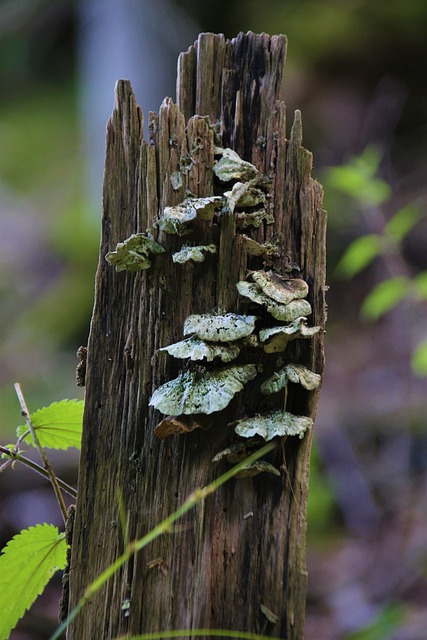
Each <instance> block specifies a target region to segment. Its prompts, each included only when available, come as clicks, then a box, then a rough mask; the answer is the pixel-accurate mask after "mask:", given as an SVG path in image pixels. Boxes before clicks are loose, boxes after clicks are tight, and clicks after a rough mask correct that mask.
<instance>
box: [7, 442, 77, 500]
mask: <svg viewBox="0 0 427 640" xmlns="http://www.w3.org/2000/svg"><path fill="white" fill-rule="evenodd" d="M0 453H3V454H4V455H6V456H9V460H7V461H6V462H5V463H3V464H2V465H1V466H0V473H1V472H2V471H3V469H5V468H6V466H9V465H10V464H13V462H15V461H16V462H22V464H25V465H26V466H27V467H29V468H30V469H32V470H33V471H35V472H36V473H39V474H40V475H41V476H43V478H47V480H50V477H49V474H48V473H47V471H46V470H45V469H43V467H41V466H40V465H39V464H37V463H36V462H33V461H32V460H29V459H28V458H26V457H25V456H23V455H21V454H20V453H18V452H17V451H12V450H11V449H8V448H7V447H2V446H0ZM56 481H57V483H58V485H59V486H60V487H61V489H62V490H63V491H65V493H68V494H69V495H70V496H72V497H73V498H76V497H77V491H76V490H75V489H74V488H73V487H71V486H70V485H69V484H67V483H66V482H64V480H61V478H58V477H57V478H56Z"/></svg>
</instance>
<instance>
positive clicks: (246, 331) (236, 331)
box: [184, 313, 258, 342]
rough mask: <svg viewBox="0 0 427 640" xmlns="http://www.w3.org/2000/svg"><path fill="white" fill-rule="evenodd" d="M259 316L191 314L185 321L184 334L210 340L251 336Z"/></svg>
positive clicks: (227, 339) (216, 340)
mask: <svg viewBox="0 0 427 640" xmlns="http://www.w3.org/2000/svg"><path fill="white" fill-rule="evenodd" d="M257 320H258V318H257V316H241V315H238V314H237V313H226V314H225V315H220V314H215V313H205V314H201V315H191V316H188V318H186V320H185V322H184V335H185V336H188V335H190V334H194V335H196V336H197V337H198V338H200V339H201V340H207V341H208V342H233V341H234V340H239V338H245V337H246V336H249V335H250V334H251V333H252V332H253V331H254V329H255V322H256V321H257Z"/></svg>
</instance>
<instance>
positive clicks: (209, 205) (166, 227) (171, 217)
mask: <svg viewBox="0 0 427 640" xmlns="http://www.w3.org/2000/svg"><path fill="white" fill-rule="evenodd" d="M223 204H224V199H223V198H222V196H210V197H207V198H186V199H185V200H184V201H183V202H181V203H180V204H177V205H175V206H173V207H165V209H164V211H163V216H162V217H161V218H159V219H158V220H157V221H156V226H157V227H158V228H159V229H161V231H165V232H166V233H171V234H175V235H179V236H183V235H186V234H188V233H189V232H190V229H189V224H190V223H191V222H192V221H193V220H195V219H196V218H200V219H202V220H212V218H213V217H214V215H215V211H216V210H219V209H221V208H222V206H223Z"/></svg>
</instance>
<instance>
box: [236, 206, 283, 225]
mask: <svg viewBox="0 0 427 640" xmlns="http://www.w3.org/2000/svg"><path fill="white" fill-rule="evenodd" d="M235 220H236V227H237V228H238V229H246V227H255V229H259V227H260V225H261V224H262V223H263V222H265V224H273V223H274V216H273V215H272V214H271V213H269V212H268V211H267V210H266V209H264V208H262V209H258V210H257V211H251V212H249V213H247V212H245V211H237V212H236V213H235Z"/></svg>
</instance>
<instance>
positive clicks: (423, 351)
mask: <svg viewBox="0 0 427 640" xmlns="http://www.w3.org/2000/svg"><path fill="white" fill-rule="evenodd" d="M411 365H412V371H413V372H414V374H415V375H416V376H427V340H423V342H420V344H419V345H418V346H417V347H416V349H415V351H414V353H413V354H412V358H411Z"/></svg>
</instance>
